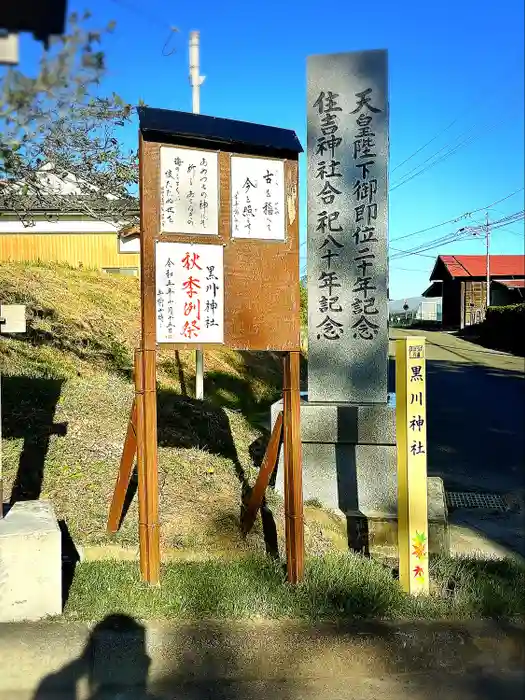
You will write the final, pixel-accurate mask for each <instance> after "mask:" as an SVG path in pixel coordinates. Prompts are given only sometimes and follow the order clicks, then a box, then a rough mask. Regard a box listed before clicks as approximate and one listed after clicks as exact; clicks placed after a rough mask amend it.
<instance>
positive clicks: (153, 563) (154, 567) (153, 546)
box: [143, 350, 160, 584]
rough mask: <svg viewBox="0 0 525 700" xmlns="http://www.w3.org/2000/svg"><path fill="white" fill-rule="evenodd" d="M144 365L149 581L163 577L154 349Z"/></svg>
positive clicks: (147, 354) (152, 581)
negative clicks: (161, 567)
mask: <svg viewBox="0 0 525 700" xmlns="http://www.w3.org/2000/svg"><path fill="white" fill-rule="evenodd" d="M143 367H144V472H145V476H144V480H145V489H146V509H147V516H146V522H147V528H148V557H149V571H148V573H149V578H148V581H149V583H153V584H157V583H158V582H159V578H160V536H159V484H158V471H157V390H156V368H157V358H156V351H155V350H144V351H143Z"/></svg>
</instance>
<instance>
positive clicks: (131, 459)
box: [107, 400, 137, 533]
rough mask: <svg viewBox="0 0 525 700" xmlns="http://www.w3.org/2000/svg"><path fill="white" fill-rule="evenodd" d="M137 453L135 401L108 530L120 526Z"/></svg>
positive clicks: (110, 510)
mask: <svg viewBox="0 0 525 700" xmlns="http://www.w3.org/2000/svg"><path fill="white" fill-rule="evenodd" d="M136 453H137V404H136V401H135V400H134V401H133V405H132V407H131V415H130V418H129V422H128V430H127V432H126V439H125V440H124V447H123V449H122V456H121V458H120V467H119V470H118V475H117V481H116V483H115V489H114V491H113V499H112V501H111V507H110V509H109V516H108V524H107V530H108V532H113V533H114V532H117V530H118V529H119V527H120V521H121V518H122V511H123V510H124V501H125V499H126V493H127V491H128V487H129V482H130V480H131V475H132V473H133V465H134V463H135V454H136Z"/></svg>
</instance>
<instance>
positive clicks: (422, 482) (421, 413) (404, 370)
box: [396, 336, 429, 594]
mask: <svg viewBox="0 0 525 700" xmlns="http://www.w3.org/2000/svg"><path fill="white" fill-rule="evenodd" d="M396 431H397V436H396V437H397V482H398V485H397V498H398V511H397V518H398V544H399V580H400V583H401V585H402V587H403V589H404V590H405V591H406V592H407V593H412V594H421V593H423V594H427V593H428V592H429V580H428V513H427V418H426V390H425V338H424V337H422V336H414V337H406V338H402V339H401V340H398V341H397V348H396Z"/></svg>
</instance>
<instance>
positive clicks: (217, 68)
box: [21, 0, 524, 298]
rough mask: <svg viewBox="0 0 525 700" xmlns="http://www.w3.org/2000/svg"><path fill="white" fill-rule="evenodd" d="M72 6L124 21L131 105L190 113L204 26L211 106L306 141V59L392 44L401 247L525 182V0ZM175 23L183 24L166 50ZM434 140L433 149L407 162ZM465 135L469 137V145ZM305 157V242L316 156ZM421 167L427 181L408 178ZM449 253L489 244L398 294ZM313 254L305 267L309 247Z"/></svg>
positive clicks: (121, 64) (126, 0) (419, 265)
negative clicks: (311, 163)
mask: <svg viewBox="0 0 525 700" xmlns="http://www.w3.org/2000/svg"><path fill="white" fill-rule="evenodd" d="M69 7H70V10H78V11H82V10H84V9H86V8H88V9H90V10H91V11H92V13H93V20H92V22H93V24H95V25H96V24H98V25H101V24H103V23H105V22H106V21H109V20H112V19H114V20H116V22H117V27H116V30H115V33H114V34H113V35H110V36H108V37H107V40H106V41H105V43H104V46H103V48H104V50H105V52H106V56H107V64H108V69H109V70H108V74H107V76H106V78H105V80H104V83H103V85H102V91H105V90H107V91H108V92H109V91H112V90H115V91H117V92H118V93H119V94H120V95H121V96H122V97H123V98H124V99H126V100H128V101H130V102H132V103H136V102H137V101H138V99H139V98H142V99H144V100H145V101H146V103H147V104H149V105H150V106H154V107H164V108H167V109H178V110H185V111H191V90H190V86H189V81H188V48H187V44H188V33H189V31H190V30H192V29H198V30H200V32H201V73H202V74H204V75H205V76H206V80H205V82H204V84H203V86H202V89H201V111H202V113H204V114H210V115H214V116H220V117H230V118H233V119H243V120H247V121H253V122H260V123H266V124H272V125H275V126H281V127H285V128H290V129H294V130H295V131H296V132H297V134H298V136H299V139H300V140H301V142H302V143H303V144H305V143H306V116H305V115H306V109H305V108H306V104H305V99H306V97H305V95H306V57H307V56H308V55H309V54H316V53H336V52H340V51H353V50H362V49H373V48H387V49H388V50H389V72H390V142H391V151H390V163H391V175H390V178H391V180H390V182H391V195H390V217H389V218H390V224H389V237H390V244H391V247H393V248H398V249H407V248H411V247H413V246H415V245H419V244H423V243H425V242H429V243H431V242H432V241H433V240H435V239H436V238H438V237H441V236H444V235H445V234H448V233H452V232H454V231H455V230H457V228H459V227H460V226H465V225H476V223H477V222H479V221H480V218H479V217H483V216H484V211H480V212H478V213H477V214H474V215H473V218H469V219H463V220H461V222H458V223H451V224H449V225H446V226H441V227H438V228H434V229H433V230H431V231H428V232H426V233H423V234H421V235H417V236H411V237H409V238H405V239H403V240H400V241H399V242H396V239H398V238H400V237H401V236H405V235H406V234H409V233H412V232H414V231H418V230H420V229H425V228H427V227H432V226H435V225H436V224H439V223H441V222H444V221H446V220H449V219H453V218H456V217H458V216H460V215H461V214H463V213H465V212H468V211H473V210H475V209H478V208H480V207H485V206H486V205H487V204H489V203H491V202H495V201H496V200H499V199H501V198H503V197H505V196H506V195H508V194H510V193H511V192H513V191H515V190H517V189H518V188H521V187H523V183H524V68H523V53H524V46H523V26H524V11H523V2H522V0H503V1H502V2H501V3H499V4H497V5H494V3H488V2H485V3H480V2H479V0H478V1H476V2H474V1H473V0H462V1H461V0H460V1H459V2H458V1H457V0H456V1H455V2H453V1H452V0H441V1H440V2H433V3H425V2H420V1H419V2H412V1H406V2H395V1H394V2H393V1H392V0H390V1H385V0H377V2H375V3H355V2H350V1H349V0H332V1H331V2H328V3H320V2H313V0H287V1H286V2H283V1H282V0H281V1H280V2H279V1H277V0H265V2H263V3H250V2H241V1H240V0H221V1H220V2H217V0H215V1H214V2H211V0H201V2H200V3H194V2H185V3H176V2H173V1H168V0H148V2H143V1H142V0H85V1H84V2H82V3H79V2H77V0H70V2H69ZM170 25H173V26H176V27H178V28H179V30H180V31H179V33H178V34H174V35H172V37H171V39H170V42H169V45H168V46H167V47H165V48H164V49H163V47H164V45H165V42H166V39H167V38H168V36H169V34H170V32H169V27H170ZM173 50H174V52H173V53H170V52H171V51H173ZM21 51H22V61H21V68H22V69H25V68H27V69H28V70H30V67H31V64H33V63H34V61H35V58H36V56H37V53H38V51H37V47H36V46H35V42H34V41H33V40H32V39H31V38H30V37H29V36H26V37H24V39H23V42H22V45H21ZM166 54H169V55H166ZM452 122H454V123H452ZM451 123H452V124H451ZM449 125H450V126H449ZM447 127H448V128H447ZM443 130H444V131H443ZM439 132H442V133H441V134H440V133H439ZM435 136H437V138H435V140H434V141H433V142H432V143H431V144H430V145H429V146H428V147H426V148H424V149H423V150H421V152H420V153H418V154H417V155H415V156H414V157H413V158H411V159H410V160H408V162H406V163H405V164H404V165H400V164H402V162H403V161H404V160H406V159H407V158H409V157H410V156H411V155H412V154H413V153H414V152H415V151H416V150H417V149H419V148H421V147H422V146H423V145H424V144H425V143H427V142H428V141H429V140H430V139H432V138H433V137H435ZM123 138H124V139H125V140H126V141H127V142H128V143H129V144H130V145H134V143H135V142H136V132H135V130H134V129H133V128H128V130H127V132H126V133H125V134H123ZM465 140H467V143H465V144H463V145H461V144H462V142H463V141H465ZM456 145H460V148H458V150H457V152H455V153H453V154H451V155H450V157H447V158H445V159H443V161H442V162H439V163H437V164H436V165H435V167H431V168H429V169H428V170H427V171H425V172H424V173H421V174H418V172H419V166H421V167H424V166H425V165H428V164H429V163H432V162H433V160H434V159H437V158H439V157H440V156H442V155H445V154H447V153H448V152H449V150H450V149H451V148H454V147H455V146H456ZM440 149H442V150H440ZM434 154H436V155H434ZM427 159H430V160H427ZM426 160H427V163H424V161H426ZM301 165H302V174H301V196H302V202H303V207H302V216H301V237H302V240H304V239H305V236H306V206H305V204H306V168H305V164H304V159H303V162H302V163H301ZM398 166H399V167H398ZM414 168H415V170H413V169H414ZM411 175H416V176H415V177H412V178H411V179H407V178H409V177H411ZM405 180H406V181H405ZM400 182H401V183H403V184H401V185H399V183H400ZM396 185H399V186H396ZM523 204H524V196H523V191H521V192H518V193H517V194H516V195H515V196H513V197H511V198H509V199H507V200H506V201H504V202H501V203H499V204H497V205H496V208H495V209H492V210H491V211H490V215H491V217H492V218H494V219H499V218H501V217H502V216H505V215H508V214H511V213H514V212H517V211H520V210H522V209H523ZM491 241H492V243H491V252H492V253H493V254H497V253H500V254H501V253H522V252H523V242H524V226H523V220H522V221H519V222H518V223H514V224H512V225H509V227H506V228H500V229H498V230H496V231H494V234H493V235H492V239H491ZM392 252H394V251H392ZM438 252H439V253H455V254H476V253H483V252H484V242H483V241H481V240H471V241H462V242H456V243H452V244H448V245H445V246H444V247H442V248H436V249H434V250H430V251H428V252H426V253H425V256H418V255H410V256H408V257H404V258H401V259H399V260H392V262H391V267H390V271H391V272H390V296H391V297H392V298H400V297H405V296H414V295H417V294H419V293H421V292H422V291H423V290H424V289H425V288H426V286H427V284H428V277H429V274H430V271H431V269H432V266H433V262H434V261H433V259H432V258H433V257H434V254H436V255H437V254H438ZM430 256H432V257H430ZM301 258H302V259H301V263H302V266H303V268H304V265H305V258H306V247H305V245H303V246H302V248H301Z"/></svg>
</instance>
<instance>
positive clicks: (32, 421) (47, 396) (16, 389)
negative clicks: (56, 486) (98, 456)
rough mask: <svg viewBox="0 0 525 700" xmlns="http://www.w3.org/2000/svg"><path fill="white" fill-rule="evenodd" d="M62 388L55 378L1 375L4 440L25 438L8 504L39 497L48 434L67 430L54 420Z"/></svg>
mask: <svg viewBox="0 0 525 700" xmlns="http://www.w3.org/2000/svg"><path fill="white" fill-rule="evenodd" d="M61 390H62V381H60V380H58V379H35V378H32V377H24V376H4V377H2V435H3V437H4V438H5V439H7V440H16V439H20V438H21V439H23V441H24V444H23V447H22V451H21V453H20V460H19V465H18V469H17V473H16V476H15V479H14V482H13V487H12V489H11V498H10V504H11V505H12V504H13V503H15V502H16V501H31V500H36V499H38V498H39V497H40V494H41V491H42V483H43V480H44V466H45V461H46V456H47V451H48V449H49V442H50V440H51V436H52V435H59V436H64V435H65V434H66V432H67V423H55V420H54V416H55V411H56V407H57V403H58V400H59V399H60V393H61Z"/></svg>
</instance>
